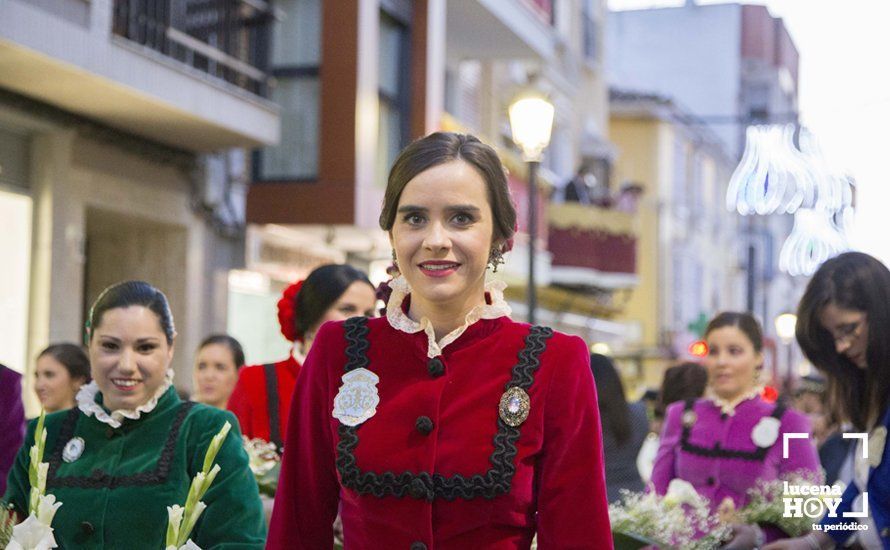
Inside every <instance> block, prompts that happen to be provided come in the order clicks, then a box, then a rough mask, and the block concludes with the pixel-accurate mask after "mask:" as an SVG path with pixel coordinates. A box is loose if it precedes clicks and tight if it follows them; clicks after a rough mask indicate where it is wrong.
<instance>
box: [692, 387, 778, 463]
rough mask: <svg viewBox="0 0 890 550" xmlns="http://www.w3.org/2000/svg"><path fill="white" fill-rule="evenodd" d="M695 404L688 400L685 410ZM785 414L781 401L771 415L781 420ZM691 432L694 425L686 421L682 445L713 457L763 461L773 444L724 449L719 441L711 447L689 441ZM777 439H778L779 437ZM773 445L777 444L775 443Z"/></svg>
mask: <svg viewBox="0 0 890 550" xmlns="http://www.w3.org/2000/svg"><path fill="white" fill-rule="evenodd" d="M694 404H695V401H692V400H687V401H686V406H685V408H684V412H688V411H691V410H692V407H693V405H694ZM783 414H785V406H784V405H782V404H781V403H780V404H778V405H776V407H775V408H774V409H773V412H772V414H771V415H770V416H771V417H773V418H775V419H776V420H779V421H781V419H782V415H783ZM691 432H692V426H691V425H689V426H687V425H686V423H684V424H683V435H682V437H681V439H680V447H681V448H682V449H683V450H684V451H686V452H687V453H691V454H694V455H698V456H707V457H711V458H738V459H740V460H749V461H754V462H763V459H765V458H766V453H767V452H769V450H770V448H772V445H770V446H769V447H757V450H756V451H736V450H732V449H724V448H723V447H721V446H720V443H719V442H718V443H715V444H714V446H713V447H711V448H707V447H701V446H699V445H694V444H692V443H690V442H689V435H690V433H691ZM776 441H778V439H777V440H776ZM773 445H775V443H773Z"/></svg>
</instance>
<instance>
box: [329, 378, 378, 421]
mask: <svg viewBox="0 0 890 550" xmlns="http://www.w3.org/2000/svg"><path fill="white" fill-rule="evenodd" d="M341 380H343V385H342V386H340V390H339V391H338V392H337V396H336V397H335V398H334V412H333V415H334V418H336V419H337V420H339V421H340V423H341V424H343V425H345V426H358V425H359V424H361V423H362V422H364V421H365V420H367V419H369V418H371V417H372V416H374V415H375V414H377V405H378V404H380V396H379V395H378V394H377V383H378V382H379V381H380V378H379V377H378V376H377V375H376V374H374V373H373V372H371V371H369V370H368V369H362V368H359V369H355V370H351V371H349V372H347V373H346V374H344V375H343V377H342V378H341Z"/></svg>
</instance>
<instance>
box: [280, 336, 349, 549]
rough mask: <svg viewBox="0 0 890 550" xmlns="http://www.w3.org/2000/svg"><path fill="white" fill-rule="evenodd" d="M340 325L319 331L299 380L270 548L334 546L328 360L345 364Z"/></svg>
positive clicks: (336, 497) (334, 497)
mask: <svg viewBox="0 0 890 550" xmlns="http://www.w3.org/2000/svg"><path fill="white" fill-rule="evenodd" d="M341 327H342V323H326V324H325V325H323V326H322V328H321V329H320V330H319V331H318V334H317V335H316V337H315V341H314V343H313V344H312V349H311V351H310V352H309V356H308V357H307V358H306V363H305V364H304V365H303V368H302V370H301V371H300V375H299V376H298V378H297V385H296V388H295V389H294V396H293V400H292V402H291V408H290V418H289V420H288V425H287V435H286V437H285V442H284V449H285V452H284V459H283V461H282V464H281V477H280V478H279V481H278V491H277V493H276V494H275V506H274V508H273V511H272V523H271V525H270V528H269V542H268V545H267V546H266V548H269V549H276V548H280V549H287V550H291V549H293V550H300V549H306V550H324V549H330V548H332V547H333V544H334V531H333V523H334V519H335V518H336V516H337V504H338V501H339V491H340V485H339V482H338V481H337V473H336V469H335V462H334V461H335V457H334V442H333V435H332V434H331V429H330V422H331V413H332V410H333V408H332V407H333V404H332V401H331V397H330V392H329V388H330V386H329V382H328V373H329V372H330V369H331V368H334V367H333V366H331V365H330V363H337V364H339V365H342V364H343V361H344V360H345V354H344V351H343V350H344V345H345V341H344V337H343V330H342V328H341Z"/></svg>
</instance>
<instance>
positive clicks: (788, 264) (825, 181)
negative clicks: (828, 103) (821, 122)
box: [726, 124, 854, 276]
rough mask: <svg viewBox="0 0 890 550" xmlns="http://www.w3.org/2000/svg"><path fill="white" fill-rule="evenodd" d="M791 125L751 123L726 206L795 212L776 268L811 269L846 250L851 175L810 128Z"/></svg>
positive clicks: (755, 211) (810, 271) (796, 271)
mask: <svg viewBox="0 0 890 550" xmlns="http://www.w3.org/2000/svg"><path fill="white" fill-rule="evenodd" d="M794 132H795V127H794V126H793V125H791V124H788V125H785V126H750V127H748V129H747V131H746V141H745V151H744V153H743V154H742V160H741V162H739V165H738V167H736V169H735V172H733V174H732V177H731V178H730V180H729V186H728V188H727V192H726V207H727V209H729V210H736V211H737V212H738V213H739V214H741V215H743V216H747V215H750V214H759V215H768V214H794V229H793V230H792V232H791V235H789V236H788V239H787V240H786V241H785V244H784V245H783V246H782V251H781V252H780V254H779V268H780V269H782V270H783V271H786V272H787V273H789V274H791V275H795V276H796V275H812V274H813V273H814V272H815V270H816V269H817V268H818V267H819V265H820V264H821V263H822V262H824V261H825V260H827V259H828V258H831V257H832V256H835V255H837V254H840V253H841V252H844V251H846V250H849V248H850V246H849V239H848V237H847V235H848V234H849V233H850V230H851V228H852V221H853V208H852V205H853V185H854V183H853V179H852V178H851V177H849V176H847V175H843V174H840V173H838V172H837V171H836V170H834V169H833V168H832V167H831V166H830V165H829V163H828V160H827V159H826V157H825V154H824V153H823V152H822V148H821V147H820V146H819V143H818V141H817V139H816V136H815V135H813V133H812V132H809V131H808V130H807V129H805V128H801V130H800V136H799V141H800V149H798V148H797V147H795V145H794Z"/></svg>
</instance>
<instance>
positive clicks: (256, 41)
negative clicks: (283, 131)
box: [113, 0, 273, 96]
mask: <svg viewBox="0 0 890 550" xmlns="http://www.w3.org/2000/svg"><path fill="white" fill-rule="evenodd" d="M272 19H273V18H272V8H271V6H270V5H269V4H268V3H267V2H264V1H262V0H115V2H114V14H113V32H114V34H115V35H118V36H122V37H124V38H126V39H128V40H131V41H133V42H135V43H137V44H140V45H142V46H147V47H149V48H151V49H153V50H156V51H158V52H161V53H163V54H164V55H166V56H169V57H171V58H173V59H176V60H177V61H180V62H182V63H185V64H187V65H189V66H191V67H193V68H195V69H198V70H200V71H202V72H205V73H207V74H210V75H212V76H215V77H217V78H220V79H222V80H225V81H226V82H229V83H231V84H234V85H236V86H238V87H239V88H242V89H245V90H248V91H250V92H252V93H255V94H257V95H260V96H266V94H267V92H268V86H267V79H268V75H267V73H266V60H267V54H266V52H267V44H268V38H269V30H270V25H271V22H272Z"/></svg>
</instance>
